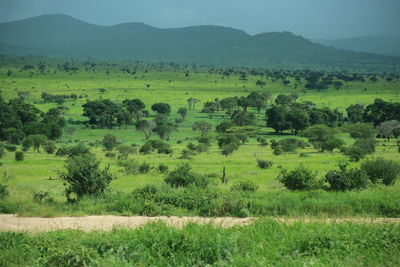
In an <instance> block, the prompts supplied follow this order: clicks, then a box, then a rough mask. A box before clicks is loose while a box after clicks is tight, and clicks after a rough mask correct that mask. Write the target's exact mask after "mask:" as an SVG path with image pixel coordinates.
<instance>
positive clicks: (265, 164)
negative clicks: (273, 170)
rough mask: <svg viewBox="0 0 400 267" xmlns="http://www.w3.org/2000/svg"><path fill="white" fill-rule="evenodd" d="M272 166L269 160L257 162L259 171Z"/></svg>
mask: <svg viewBox="0 0 400 267" xmlns="http://www.w3.org/2000/svg"><path fill="white" fill-rule="evenodd" d="M272 164H273V162H272V161H270V160H263V159H258V160H257V166H258V167H259V168H260V169H268V168H269V167H271V166H272Z"/></svg>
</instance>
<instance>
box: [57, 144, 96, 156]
mask: <svg viewBox="0 0 400 267" xmlns="http://www.w3.org/2000/svg"><path fill="white" fill-rule="evenodd" d="M88 153H89V148H88V147H87V146H85V145H84V144H83V143H79V144H78V145H76V146H62V147H60V148H59V149H57V152H56V156H58V157H64V156H68V157H74V156H80V155H84V154H88Z"/></svg>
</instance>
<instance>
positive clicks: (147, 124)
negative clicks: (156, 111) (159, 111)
mask: <svg viewBox="0 0 400 267" xmlns="http://www.w3.org/2000/svg"><path fill="white" fill-rule="evenodd" d="M135 127H136V130H138V131H142V132H143V133H144V136H145V138H146V140H149V138H150V136H151V134H152V133H153V130H154V128H156V127H157V124H156V123H155V122H154V121H150V120H141V121H139V122H137V123H136V125H135Z"/></svg>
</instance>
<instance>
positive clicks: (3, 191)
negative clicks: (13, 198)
mask: <svg viewBox="0 0 400 267" xmlns="http://www.w3.org/2000/svg"><path fill="white" fill-rule="evenodd" d="M7 195H8V189H7V186H6V185H4V184H0V199H4V198H5V197H6V196H7Z"/></svg>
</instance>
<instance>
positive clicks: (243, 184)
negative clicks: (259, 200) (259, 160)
mask: <svg viewBox="0 0 400 267" xmlns="http://www.w3.org/2000/svg"><path fill="white" fill-rule="evenodd" d="M257 189H258V185H256V184H255V183H253V182H251V181H240V182H239V183H237V184H235V185H233V186H232V187H231V191H239V192H247V193H255V192H256V191H257Z"/></svg>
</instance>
